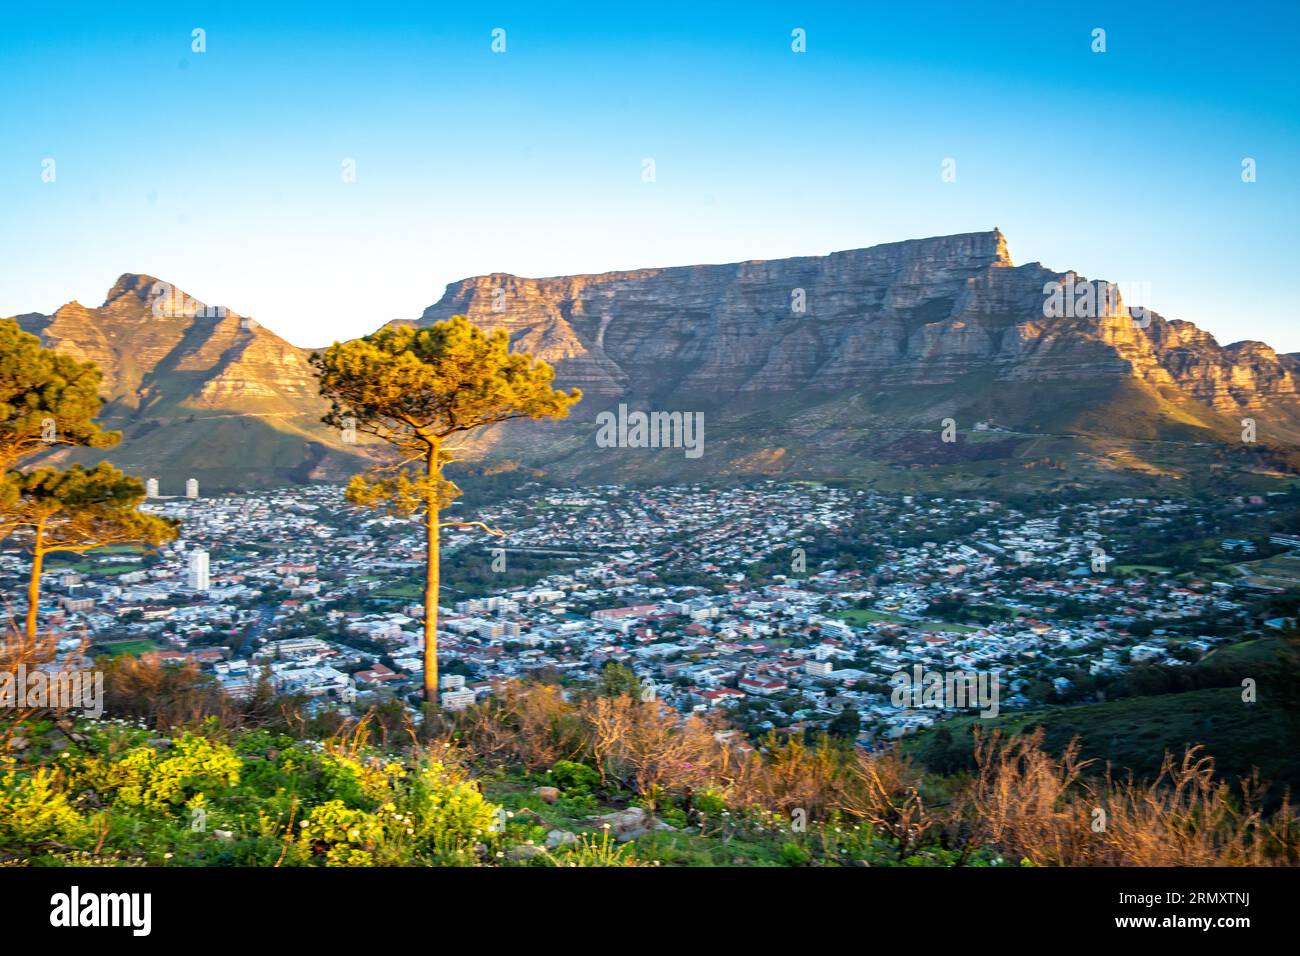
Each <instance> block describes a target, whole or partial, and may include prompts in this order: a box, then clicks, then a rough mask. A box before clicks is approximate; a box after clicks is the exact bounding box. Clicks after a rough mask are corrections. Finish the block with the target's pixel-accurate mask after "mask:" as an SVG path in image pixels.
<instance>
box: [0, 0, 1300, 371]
mask: <svg viewBox="0 0 1300 956" xmlns="http://www.w3.org/2000/svg"><path fill="white" fill-rule="evenodd" d="M100 6H101V5H98V4H96V5H90V4H87V5H84V6H80V5H78V4H75V3H69V4H61V5H59V6H58V7H57V8H51V7H49V6H47V5H40V4H22V5H19V4H5V5H4V7H3V8H0V131H2V133H3V135H0V211H3V213H4V215H3V226H4V228H3V229H2V230H0V314H12V313H16V312H25V311H42V312H48V311H52V310H53V309H54V308H56V307H57V306H59V305H60V304H62V303H63V302H65V301H67V300H69V299H73V298H76V299H79V300H80V301H82V302H84V303H87V304H96V305H97V304H99V302H100V301H102V299H103V295H104V293H105V291H106V290H107V288H108V287H109V285H110V284H111V283H112V281H113V280H114V279H115V278H116V277H117V276H118V275H119V274H120V273H123V272H147V273H150V274H153V275H157V276H159V277H160V278H163V279H166V280H169V281H171V282H174V283H175V284H176V285H178V286H179V287H180V288H183V289H185V290H186V291H188V292H190V293H191V294H193V295H195V296H197V297H199V298H201V299H203V300H204V301H207V302H209V303H212V304H223V305H226V306H228V307H230V308H232V309H235V310H236V311H238V312H241V313H243V314H251V315H253V316H255V317H257V318H258V319H260V320H261V321H262V322H263V323H264V324H266V325H268V326H270V327H271V328H272V329H274V330H276V331H278V332H280V333H281V334H282V335H285V336H286V337H287V338H289V339H290V340H292V341H294V342H296V343H298V344H301V345H317V344H322V343H324V342H326V341H328V340H331V339H333V338H340V337H348V336H352V335H357V334H362V333H364V332H368V331H370V330H372V329H374V328H375V327H376V326H378V325H379V324H380V323H382V322H384V321H387V320H389V319H392V318H398V317H414V316H416V315H418V314H419V313H420V311H421V310H422V309H423V308H424V307H425V306H426V305H428V304H429V303H431V302H433V301H435V300H436V299H437V298H438V297H439V296H440V295H441V294H442V290H443V287H444V286H445V284H446V283H447V282H449V281H451V280H454V279H458V278H461V277H464V276H468V275H475V274H480V273H485V272H493V271H505V272H513V273H516V274H519V275H559V274H566V273H575V272H600V271H605V270H610V269H623V268H634V267H643V266H660V265H679V264H686V263H696V262H728V261H734V260H739V259H771V258H779V257H784V256H793V255H812V254H823V253H827V252H831V251H834V250H838V249H849V248H856V247H861V246H869V245H873V244H876V243H880V242H890V241H895V240H899V239H908V238H917V237H922V236H931V235H941V234H945V233H956V232H969V231H975V230H983V229H990V228H992V227H993V226H995V225H996V226H999V227H1001V228H1002V230H1003V231H1004V232H1005V233H1006V234H1007V238H1008V241H1009V244H1010V247H1011V252H1012V255H1013V256H1014V257H1015V259H1016V261H1017V262H1026V261H1033V260H1040V261H1042V262H1044V263H1045V264H1047V265H1049V266H1051V267H1053V268H1057V269H1067V268H1073V269H1076V270H1078V271H1080V272H1082V273H1084V274H1085V275H1088V276H1090V277H1096V278H1106V279H1110V280H1112V281H1119V282H1125V283H1146V284H1147V287H1148V288H1149V289H1150V295H1149V297H1148V298H1149V301H1148V303H1147V304H1149V305H1151V306H1153V307H1154V308H1156V309H1157V310H1158V311H1160V312H1162V313H1164V314H1166V315H1168V316H1170V317H1173V318H1184V319H1189V320H1191V321H1194V322H1196V323H1198V324H1199V325H1201V326H1203V327H1205V328H1207V329H1208V330H1210V331H1211V332H1213V333H1214V334H1215V335H1217V336H1218V337H1219V338H1220V340H1221V341H1224V342H1228V341H1235V340H1237V339H1242V338H1257V339H1263V340H1265V341H1267V342H1269V343H1270V344H1272V345H1274V346H1275V347H1278V348H1279V349H1281V350H1286V351H1294V350H1300V322H1297V321H1296V311H1297V310H1296V302H1295V296H1296V292H1295V274H1296V261H1295V260H1296V256H1297V246H1298V244H1297V242H1296V239H1297V233H1298V232H1300V226H1298V225H1297V222H1298V221H1300V217H1298V214H1300V181H1298V179H1297V175H1298V173H1297V171H1298V169H1300V94H1298V81H1297V71H1296V69H1295V66H1294V64H1295V61H1296V53H1295V50H1296V48H1297V41H1298V40H1300V14H1298V13H1297V10H1298V9H1300V5H1298V4H1297V3H1295V2H1294V0H1291V2H1286V3H1252V4H1220V5H1216V6H1209V5H1201V4H1196V3H1169V4H1145V3H1144V4H1137V3H1133V2H1131V0H1130V2H1123V3H1087V4H1072V3H1058V2H1051V3H1041V2H1036V3H1018V2H1002V3H996V4H989V3H969V4H960V5H958V4H952V5H948V4H945V3H938V2H926V3H897V2H891V3H888V4H885V3H879V4H877V3H869V2H867V3H845V4H842V5H841V4H837V5H832V4H815V3H793V4H763V3H760V2H752V3H744V4H735V5H713V4H702V3H671V2H663V0H655V2H653V3H648V4H638V3H630V4H608V3H600V4H591V5H587V4H556V5H554V7H555V8H554V9H538V8H539V7H542V6H543V5H539V4H518V5H512V4H494V5H491V6H490V7H488V8H485V9H484V10H483V12H479V11H478V10H474V9H469V8H471V7H474V6H477V5H474V4H455V5H447V6H446V7H445V8H442V9H439V8H438V6H437V5H435V4H431V3H427V2H426V3H419V4H410V5H394V4H382V3H355V2H348V3H343V4H332V3H328V2H319V3H312V4H303V5H301V6H297V7H294V8H289V7H285V6H282V5H279V6H280V9H279V10H277V11H276V12H267V11H266V10H264V9H261V7H263V6H264V5H263V4H241V3H233V2H223V3H219V4H218V3H213V4H185V3H166V4H163V3H157V4H151V3H138V4H133V5H132V7H133V10H132V11H130V12H123V11H122V10H112V11H108V12H105V11H103V10H100V9H98V8H99V7H100ZM545 6H547V7H550V6H551V5H545ZM196 27H201V28H203V29H204V30H206V34H207V52H205V53H194V52H192V51H191V30H192V29H194V28H196ZM497 27H501V28H504V29H505V30H506V52H505V53H504V54H495V53H493V52H492V50H491V42H492V37H491V32H492V30H493V29H494V28H497ZM796 27H801V28H803V29H805V30H806V31H807V52H806V53H803V54H795V53H793V52H792V51H791V48H790V47H791V30H792V29H794V28H796ZM1095 27H1101V28H1104V29H1105V30H1106V45H1107V51H1106V52H1105V53H1103V54H1097V53H1093V52H1092V51H1091V44H1092V37H1091V31H1092V30H1093V29H1094V28H1095ZM1244 157H1252V158H1254V159H1255V160H1256V162H1257V164H1258V165H1257V170H1258V180H1257V182H1255V183H1252V184H1245V183H1243V182H1242V181H1241V162H1242V159H1243V158H1244ZM47 158H52V159H54V160H55V161H56V164H57V165H56V176H57V178H56V180H55V181H54V182H52V183H47V182H42V179H41V174H42V161H43V160H45V159H47ZM645 158H653V159H654V161H655V172H656V181H655V182H654V183H644V182H642V160H643V159H645ZM945 158H953V159H955V160H956V162H957V166H956V169H957V179H956V182H952V183H945V182H943V181H942V180H941V177H940V164H941V163H942V161H943V160H944V159H945ZM345 159H352V160H354V161H355V163H356V173H357V177H356V182H354V183H345V182H343V181H342V176H341V164H342V162H343V160H345Z"/></svg>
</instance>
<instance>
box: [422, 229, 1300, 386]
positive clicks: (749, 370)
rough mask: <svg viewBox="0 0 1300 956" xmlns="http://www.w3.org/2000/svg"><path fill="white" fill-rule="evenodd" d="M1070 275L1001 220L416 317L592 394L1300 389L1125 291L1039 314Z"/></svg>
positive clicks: (490, 288) (516, 291) (554, 290)
mask: <svg viewBox="0 0 1300 956" xmlns="http://www.w3.org/2000/svg"><path fill="white" fill-rule="evenodd" d="M1067 281H1068V282H1069V283H1070V287H1072V288H1079V289H1082V287H1083V286H1084V285H1086V284H1088V280H1086V279H1083V278H1082V277H1079V276H1077V275H1076V274H1074V273H1060V272H1054V271H1052V270H1050V269H1047V268H1045V267H1043V266H1042V265H1040V264H1039V263H1031V264H1029V265H1023V266H1015V265H1014V263H1013V262H1012V260H1011V256H1010V253H1009V251H1008V248H1007V242H1006V238H1005V236H1003V234H1002V233H1001V232H1000V231H997V230H994V231H992V232H983V233H969V234H965V235H958V236H941V237H938V238H934V239H919V240H912V241H908V242H897V243H889V244H887V245H882V246H873V247H871V248H869V249H855V250H851V251H848V252H837V253H833V254H831V255H828V256H813V257H803V258H797V259H781V260H776V261H755V262H741V263H733V264H729V265H706V266H681V267H673V268H664V269H641V270H636V271H632V272H610V273H605V274H603V275H586V276H562V277H557V278H548V279H525V278H519V277H517V276H511V275H504V274H494V275H488V276H478V277H475V278H472V279H465V280H462V281H460V282H455V283H452V284H451V285H450V286H448V288H447V291H446V293H445V294H444V295H443V297H442V298H441V299H440V300H439V301H438V302H437V303H435V304H434V305H432V306H430V307H429V308H428V309H426V310H425V312H424V314H423V315H422V316H421V317H420V319H419V320H418V321H419V324H429V323H432V322H436V321H439V320H442V319H445V318H448V317H450V316H452V315H458V314H460V315H467V316H469V317H470V318H471V319H473V320H474V321H475V322H477V323H479V324H480V325H482V326H484V327H489V328H498V327H499V328H505V329H507V330H508V331H509V332H510V334H511V338H512V341H513V343H514V344H515V346H516V347H518V348H522V349H527V350H529V351H532V352H534V353H536V354H537V355H539V356H541V357H543V358H545V359H546V360H547V361H549V362H551V363H552V364H553V365H554V366H555V367H556V369H557V371H558V372H559V378H560V380H561V381H563V382H565V383H568V384H572V385H578V386H580V387H581V388H583V389H584V391H586V392H588V393H589V394H591V395H594V396H611V397H621V396H631V397H633V398H638V397H640V398H649V397H653V396H657V395H664V394H670V393H671V394H676V395H679V396H682V395H695V394H706V395H709V396H713V397H719V396H724V395H729V394H734V395H740V394H744V393H776V392H783V391H801V392H802V391H807V390H810V389H812V390H820V391H839V390H843V389H855V388H863V387H871V386H876V385H880V386H889V385H891V384H908V385H910V384H923V383H932V384H940V383H944V382H952V381H955V380H956V379H957V378H959V377H960V376H962V375H965V374H968V373H970V372H972V371H976V370H982V371H987V372H988V373H989V374H990V375H992V376H993V377H994V378H995V379H1000V380H1006V381H1025V380H1035V379H1059V378H1060V377H1062V376H1064V377H1093V376H1098V375H1112V376H1136V377H1138V378H1140V379H1142V380H1144V381H1147V382H1149V383H1151V384H1152V385H1169V386H1173V387H1176V388H1179V389H1181V390H1184V391H1186V393H1187V394H1188V396H1190V397H1192V398H1195V399H1196V400H1197V401H1200V402H1204V403H1206V404H1208V405H1210V406H1212V407H1213V408H1216V409H1219V410H1223V411H1230V410H1234V409H1238V408H1253V407H1258V406H1259V405H1260V403H1261V402H1263V403H1267V402H1268V401H1273V400H1286V401H1290V400H1293V399H1294V396H1295V377H1294V373H1295V369H1296V366H1297V363H1296V361H1295V360H1294V359H1293V358H1291V357H1288V356H1278V355H1277V354H1276V353H1274V352H1273V351H1272V350H1271V349H1269V348H1268V347H1267V346H1265V345H1262V344H1260V343H1239V344H1237V345H1233V346H1229V347H1227V348H1224V347H1220V346H1219V345H1218V343H1217V342H1215V340H1214V338H1213V337H1212V336H1210V335H1209V334H1208V333H1205V332H1201V331H1200V330H1199V329H1197V328H1196V327H1195V326H1193V325H1191V324H1190V323H1186V322H1177V321H1175V322H1170V321H1166V320H1165V319H1164V318H1162V317H1161V316H1159V315H1157V314H1154V313H1146V314H1143V315H1139V316H1133V315H1130V314H1129V311H1128V309H1127V308H1126V307H1125V305H1124V303H1123V301H1122V296H1120V295H1119V294H1118V293H1112V298H1111V300H1110V301H1109V303H1107V302H1106V301H1105V297H1104V296H1103V295H1101V294H1098V295H1097V296H1096V297H1095V301H1096V302H1097V307H1096V308H1094V309H1092V310H1088V309H1085V308H1080V309H1067V310H1066V314H1057V315H1051V314H1047V313H1048V312H1050V310H1049V309H1046V308H1045V302H1046V301H1047V300H1048V299H1049V298H1050V295H1049V293H1048V292H1046V291H1045V290H1046V289H1048V288H1049V287H1051V286H1053V285H1064V284H1065V283H1066V282H1067ZM1092 284H1093V285H1094V287H1098V286H1100V285H1101V284H1102V283H1099V282H1093V283H1092ZM1078 298H1079V299H1080V300H1081V296H1079V297H1078ZM1080 313H1083V314H1080ZM1089 313H1090V314H1089Z"/></svg>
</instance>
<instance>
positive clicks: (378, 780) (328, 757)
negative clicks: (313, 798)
mask: <svg viewBox="0 0 1300 956" xmlns="http://www.w3.org/2000/svg"><path fill="white" fill-rule="evenodd" d="M321 771H322V774H323V776H324V779H325V785H326V789H327V790H328V791H329V793H330V794H331V795H332V796H335V797H337V798H338V799H340V800H343V801H344V802H346V803H350V804H355V803H368V804H376V803H380V802H382V801H384V800H387V799H388V798H389V797H390V796H391V795H392V793H393V786H394V785H395V784H397V783H398V782H399V781H400V780H402V779H403V778H404V777H405V776H406V770H405V768H403V767H402V765H401V764H400V763H396V762H393V761H389V762H388V763H381V762H380V761H379V760H377V759H372V760H370V761H367V762H366V763H362V762H361V761H359V760H357V759H355V758H353V757H350V756H347V755H345V754H340V753H327V754H325V755H324V756H323V757H322V758H321Z"/></svg>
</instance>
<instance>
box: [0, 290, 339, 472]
mask: <svg viewBox="0 0 1300 956" xmlns="http://www.w3.org/2000/svg"><path fill="white" fill-rule="evenodd" d="M16 318H17V320H18V323H19V325H21V326H22V327H23V328H24V329H26V330H27V331H29V332H32V333H35V334H37V335H39V336H40V337H41V338H42V340H44V342H45V343H46V344H47V345H51V346H53V347H55V348H58V349H60V350H62V351H65V352H68V353H69V354H71V355H74V356H76V357H77V358H78V359H82V360H90V361H94V362H95V363H97V364H98V366H99V367H100V369H101V370H102V371H103V373H104V387H103V394H104V398H105V399H106V402H107V404H106V405H105V408H104V412H103V415H102V416H101V417H102V419H103V421H104V422H105V423H106V424H107V426H108V427H111V428H113V429H116V430H120V431H122V433H123V437H122V443H121V444H120V445H119V446H118V447H116V448H113V449H111V450H109V451H108V452H107V457H109V458H111V459H112V460H113V461H114V462H115V463H116V464H118V465H120V466H121V467H123V468H124V469H126V470H128V471H130V472H132V473H134V474H139V475H144V476H151V477H158V478H159V479H160V481H161V491H162V493H163V494H179V493H181V491H182V488H183V483H184V481H185V479H186V478H190V477H194V478H198V479H199V482H200V488H201V489H204V490H217V489H239V488H248V487H259V486H265V485H268V484H280V483H283V482H286V481H306V480H311V479H316V478H334V477H341V476H342V475H344V474H346V472H347V470H348V464H347V462H348V459H349V458H351V457H352V456H351V455H350V454H349V453H348V449H346V448H345V447H344V446H343V445H342V443H341V442H340V440H339V435H338V434H337V433H335V432H332V431H331V430H329V429H326V428H325V427H324V426H323V425H321V424H320V417H321V415H322V414H324V412H325V410H326V406H325V402H324V401H323V400H322V399H321V398H320V396H319V394H318V389H317V385H316V379H315V376H314V374H313V372H312V369H311V366H310V365H309V364H308V362H307V357H308V355H309V354H310V353H309V352H308V351H305V350H303V349H299V348H296V347H295V346H293V345H290V344H289V343H288V342H286V341H285V340H284V339H282V338H280V337H279V336H277V335H275V334H274V333H273V332H270V331H269V330H267V329H265V328H263V327H262V326H260V325H259V324H258V323H257V322H256V321H254V320H252V319H248V318H246V317H243V316H240V315H237V314H235V313H233V312H229V311H228V310H226V309H224V308H222V307H220V306H209V305H207V304H205V303H203V302H200V301H198V300H195V299H194V298H192V297H191V296H189V295H187V294H186V293H185V292H183V291H181V290H178V289H175V288H174V287H172V286H171V285H169V284H168V283H165V282H162V281H160V280H158V279H155V278H153V277H152V276H147V275H124V276H122V277H121V278H119V279H118V280H117V282H116V283H115V284H114V285H113V287H112V288H111V289H109V291H108V295H107V297H106V298H105V299H104V304H103V305H101V306H99V307H98V308H87V307H86V306H83V305H82V304H81V303H79V302H75V301H74V302H70V303H68V304H67V305H65V306H63V307H62V308H60V309H59V310H58V311H57V312H55V313H54V314H53V315H49V316H46V315H39V314H28V315H21V316H17V317H16ZM63 457H68V458H72V459H76V460H82V461H90V460H94V459H95V458H96V457H102V456H101V455H99V453H90V452H84V451H80V452H70V453H64V454H63Z"/></svg>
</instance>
